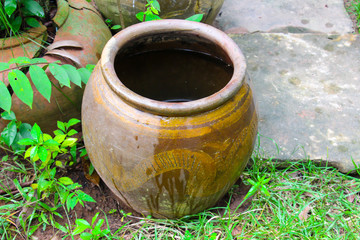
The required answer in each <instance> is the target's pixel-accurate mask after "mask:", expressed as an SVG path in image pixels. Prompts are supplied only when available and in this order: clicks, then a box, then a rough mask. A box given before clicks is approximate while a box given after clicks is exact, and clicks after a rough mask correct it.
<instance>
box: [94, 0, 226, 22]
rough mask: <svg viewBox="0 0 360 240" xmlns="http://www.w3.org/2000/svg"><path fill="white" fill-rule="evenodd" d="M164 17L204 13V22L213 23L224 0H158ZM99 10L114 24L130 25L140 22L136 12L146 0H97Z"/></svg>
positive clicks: (181, 17)
mask: <svg viewBox="0 0 360 240" xmlns="http://www.w3.org/2000/svg"><path fill="white" fill-rule="evenodd" d="M158 2H159V4H160V8H161V12H160V17H161V18H163V19H170V18H177V19H185V18H188V17H190V16H192V15H194V14H198V13H202V14H204V19H203V22H205V23H207V24H212V22H213V21H214V20H215V17H216V15H217V14H218V13H219V11H220V8H221V6H222V4H223V3H224V0H188V1H183V0H158ZM95 3H96V6H97V7H98V8H99V11H100V12H101V13H102V14H103V15H104V16H105V17H106V18H109V19H111V20H113V23H114V24H120V25H121V26H123V27H128V26H130V25H132V24H135V23H138V22H139V20H138V19H137V18H136V16H135V15H136V14H137V13H139V12H143V11H144V10H145V3H146V0H122V1H118V0H95Z"/></svg>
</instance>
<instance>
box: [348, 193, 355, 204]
mask: <svg viewBox="0 0 360 240" xmlns="http://www.w3.org/2000/svg"><path fill="white" fill-rule="evenodd" d="M355 196H356V194H355V193H354V194H351V195H349V196H347V197H346V199H347V200H348V201H349V202H351V203H353V202H354V200H355Z"/></svg>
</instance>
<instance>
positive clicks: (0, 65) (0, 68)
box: [0, 62, 10, 71]
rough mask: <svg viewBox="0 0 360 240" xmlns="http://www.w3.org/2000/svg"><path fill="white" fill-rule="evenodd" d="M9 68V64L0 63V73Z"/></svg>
mask: <svg viewBox="0 0 360 240" xmlns="http://www.w3.org/2000/svg"><path fill="white" fill-rule="evenodd" d="M9 68H10V64H8V63H6V62H0V71H4V70H6V69H9Z"/></svg>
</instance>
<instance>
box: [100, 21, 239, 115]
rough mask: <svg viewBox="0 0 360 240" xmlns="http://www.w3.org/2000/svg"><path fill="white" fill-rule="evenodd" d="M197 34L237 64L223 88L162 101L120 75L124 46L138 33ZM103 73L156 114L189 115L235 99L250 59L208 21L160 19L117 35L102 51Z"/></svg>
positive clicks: (114, 86)
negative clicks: (137, 89)
mask: <svg viewBox="0 0 360 240" xmlns="http://www.w3.org/2000/svg"><path fill="white" fill-rule="evenodd" d="M174 31H176V32H181V31H184V32H186V34H194V35H197V36H200V37H202V38H204V39H206V40H209V41H211V42H213V43H215V44H216V45H217V46H219V47H220V48H221V49H222V50H223V51H224V53H225V54H227V56H228V57H229V59H230V60H231V63H232V65H233V68H234V72H233V75H232V78H231V79H230V80H229V82H228V83H227V84H226V85H225V87H223V88H222V89H221V90H219V91H217V92H215V93H214V94H212V95H209V96H207V97H204V98H200V99H197V100H193V101H190V102H162V101H158V100H153V99H150V98H147V97H144V96H141V95H139V94H137V93H135V92H133V91H132V90H130V89H129V88H127V87H126V86H125V85H124V84H123V83H122V82H121V81H120V79H119V78H118V76H117V74H116V71H115V67H114V62H115V57H116V55H117V53H118V51H119V50H120V48H121V47H122V46H124V45H125V44H126V43H128V42H130V41H131V40H134V39H136V38H138V37H141V36H144V35H149V34H156V33H166V32H174ZM100 66H101V70H102V74H103V76H104V78H105V80H106V82H107V84H108V85H109V86H110V88H111V89H112V90H113V91H114V92H115V93H116V94H117V95H118V96H119V97H121V98H122V99H123V100H124V101H126V102H128V103H130V104H131V105H133V106H135V107H137V108H139V109H141V110H143V111H148V112H151V113H154V114H158V115H163V116H186V115H193V114H197V113H201V112H205V111H209V110H212V109H215V108H217V107H218V106H220V105H222V104H223V103H225V102H226V101H228V100H229V99H231V98H232V97H233V96H234V95H235V94H236V93H237V92H238V91H239V90H240V88H241V86H242V84H243V82H244V81H245V72H246V61H245V57H244V55H243V54H242V52H241V50H240V49H239V47H238V46H237V44H236V43H235V42H234V41H233V40H232V39H231V38H230V37H229V36H227V35H226V34H225V33H224V32H222V31H220V30H218V29H216V28H214V27H212V26H210V25H207V24H204V23H198V22H192V21H187V20H174V19H171V20H157V21H150V22H144V23H139V24H135V25H132V26H130V27H128V28H125V29H124V30H122V31H121V32H119V33H117V34H116V35H115V36H113V37H112V38H111V39H110V40H109V41H108V42H107V44H106V45H105V47H104V50H103V53H102V55H101V60H100Z"/></svg>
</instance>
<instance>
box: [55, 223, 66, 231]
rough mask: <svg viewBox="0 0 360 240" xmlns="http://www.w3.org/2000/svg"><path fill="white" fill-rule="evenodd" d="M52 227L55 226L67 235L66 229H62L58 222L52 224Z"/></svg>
mask: <svg viewBox="0 0 360 240" xmlns="http://www.w3.org/2000/svg"><path fill="white" fill-rule="evenodd" d="M54 226H55V227H56V228H57V229H59V230H61V231H63V232H64V233H67V232H68V231H67V230H66V228H65V227H63V226H62V225H60V223H58V222H54Z"/></svg>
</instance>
